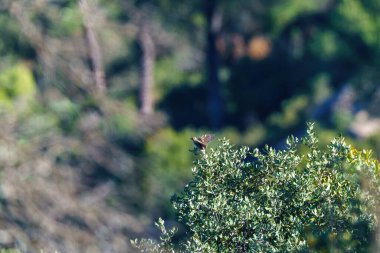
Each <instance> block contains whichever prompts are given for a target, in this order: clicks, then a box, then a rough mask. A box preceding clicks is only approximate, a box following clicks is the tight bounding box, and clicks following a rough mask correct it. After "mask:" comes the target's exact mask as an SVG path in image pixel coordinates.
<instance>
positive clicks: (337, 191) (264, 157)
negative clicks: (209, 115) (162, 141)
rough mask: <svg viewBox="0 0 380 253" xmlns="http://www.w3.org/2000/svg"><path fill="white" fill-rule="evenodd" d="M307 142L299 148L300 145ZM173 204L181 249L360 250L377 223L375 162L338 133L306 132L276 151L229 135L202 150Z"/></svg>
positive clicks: (376, 165)
mask: <svg viewBox="0 0 380 253" xmlns="http://www.w3.org/2000/svg"><path fill="white" fill-rule="evenodd" d="M305 146H306V148H307V151H306V153H302V151H301V150H302V149H301V147H305ZM193 174H194V179H193V180H192V181H191V182H190V183H189V184H188V185H187V186H186V187H185V189H184V192H183V193H182V194H181V195H177V196H174V197H173V199H172V203H173V206H174V209H175V210H176V212H177V214H178V217H179V219H180V220H181V221H183V222H185V223H186V225H187V227H188V229H189V239H188V240H187V241H186V242H185V243H183V245H182V247H183V250H184V251H185V252H309V251H310V250H312V251H313V250H315V251H326V252H327V251H329V252H330V251H334V252H363V251H366V252H367V251H368V250H369V248H370V245H371V243H372V239H373V236H374V232H375V227H376V217H375V210H374V209H373V208H374V207H376V206H377V205H378V199H377V198H376V197H377V196H378V194H379V182H378V163H377V162H376V161H375V160H373V159H372V158H371V154H370V152H368V151H357V150H355V149H353V148H352V147H351V146H350V145H347V144H346V143H345V141H344V139H343V138H336V139H334V140H332V141H331V142H330V144H329V145H328V146H327V147H326V148H320V147H319V146H318V140H317V138H316V137H315V132H314V129H313V124H309V126H308V131H307V135H306V136H305V137H304V138H302V139H301V140H298V139H297V138H294V137H289V138H288V139H287V147H286V148H285V149H284V150H280V151H277V150H275V149H274V148H271V147H268V146H266V147H265V148H264V150H263V151H260V150H258V149H255V150H253V151H250V150H249V148H247V147H240V148H236V147H234V146H232V145H231V144H230V143H229V142H228V141H227V140H222V141H221V145H220V146H219V147H218V148H216V149H211V150H210V151H209V152H202V154H201V156H200V157H199V159H198V160H196V161H195V167H194V168H193Z"/></svg>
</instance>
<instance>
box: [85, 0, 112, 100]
mask: <svg viewBox="0 0 380 253" xmlns="http://www.w3.org/2000/svg"><path fill="white" fill-rule="evenodd" d="M79 6H80V10H81V12H82V15H83V25H84V35H85V39H86V43H87V48H88V51H89V57H90V61H91V68H92V71H93V79H94V82H95V86H96V89H97V91H98V92H99V93H101V94H103V93H104V92H105V91H106V89H107V85H106V81H105V74H104V73H105V72H104V67H103V56H102V52H101V50H100V46H99V42H98V40H97V38H96V36H95V31H94V28H93V20H91V19H90V18H91V17H90V16H91V13H90V12H91V10H90V8H89V4H88V2H87V0H79Z"/></svg>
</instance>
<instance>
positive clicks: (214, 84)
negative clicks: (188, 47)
mask: <svg viewBox="0 0 380 253" xmlns="http://www.w3.org/2000/svg"><path fill="white" fill-rule="evenodd" d="M205 16H206V20H207V51H206V69H207V82H208V83H207V84H208V118H209V124H210V126H211V127H212V128H214V129H218V128H220V127H221V125H222V117H223V108H222V99H221V96H220V80H219V55H218V51H217V48H216V41H217V38H218V34H219V32H220V29H221V18H222V16H221V13H219V12H217V1H216V0H207V1H205Z"/></svg>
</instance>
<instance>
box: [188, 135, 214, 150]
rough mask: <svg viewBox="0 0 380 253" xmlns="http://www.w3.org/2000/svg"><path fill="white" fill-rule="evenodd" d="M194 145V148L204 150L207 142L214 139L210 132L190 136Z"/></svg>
mask: <svg viewBox="0 0 380 253" xmlns="http://www.w3.org/2000/svg"><path fill="white" fill-rule="evenodd" d="M190 139H191V140H192V141H193V143H194V146H195V150H205V149H206V147H207V144H208V143H209V142H210V141H212V140H213V139H214V135H212V134H204V135H202V136H200V137H191V138H190Z"/></svg>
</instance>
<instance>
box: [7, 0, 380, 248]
mask: <svg viewBox="0 0 380 253" xmlns="http://www.w3.org/2000/svg"><path fill="white" fill-rule="evenodd" d="M379 13H380V0H319V1H314V0H280V1H279V0H277V1H276V0H234V1H232V0H220V1H217V0H208V1H202V0H192V1H177V0H154V1H152V0H1V2H0V55H1V61H0V122H1V126H0V166H1V174H0V176H1V178H0V180H1V181H0V186H1V188H0V190H1V191H0V247H1V248H18V249H20V250H21V251H22V252H40V250H41V249H43V250H45V252H54V251H55V250H57V251H59V252H71V253H76V252H78V253H79V252H82V253H83V252H91V253H96V252H133V249H132V248H130V245H129V239H133V238H136V237H153V238H154V237H155V236H157V231H156V229H155V227H154V225H153V224H154V221H156V220H157V218H158V217H163V219H164V220H165V221H166V223H167V224H169V226H170V225H173V224H174V223H175V214H174V213H173V210H172V208H171V205H170V196H171V195H172V194H173V193H175V192H179V191H180V190H181V189H182V188H183V186H184V185H185V184H186V182H188V180H189V178H190V177H191V167H192V160H193V158H194V155H193V154H192V153H190V152H189V149H191V148H192V144H191V141H190V137H192V136H195V135H199V134H203V133H206V132H212V133H215V134H216V136H217V137H222V136H224V137H227V138H229V139H230V140H231V142H232V143H234V144H236V145H248V146H250V147H261V146H262V145H264V144H270V145H273V146H276V147H278V148H281V147H282V145H283V143H284V138H285V137H286V136H287V135H288V134H292V133H294V134H295V135H297V136H302V134H303V133H304V131H305V127H306V124H305V122H306V121H316V122H318V125H319V133H320V135H321V138H322V139H326V140H328V139H330V137H332V136H336V135H339V134H342V135H344V136H347V137H348V139H349V142H351V143H353V144H355V145H357V146H358V147H365V148H368V149H373V150H374V151H375V154H376V156H377V157H380V110H379V109H378V108H379V106H380V87H379V85H378V84H379V80H380V69H379V67H380V15H379ZM210 145H211V146H212V145H217V141H214V142H213V143H211V144H210Z"/></svg>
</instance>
